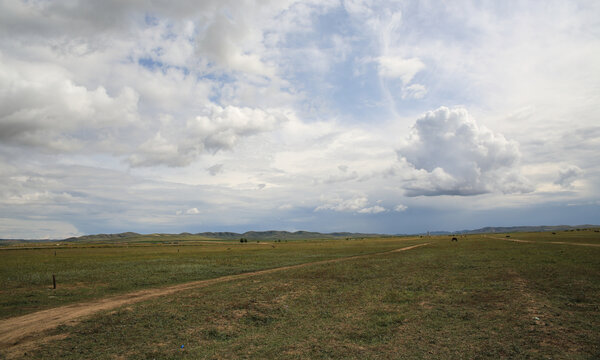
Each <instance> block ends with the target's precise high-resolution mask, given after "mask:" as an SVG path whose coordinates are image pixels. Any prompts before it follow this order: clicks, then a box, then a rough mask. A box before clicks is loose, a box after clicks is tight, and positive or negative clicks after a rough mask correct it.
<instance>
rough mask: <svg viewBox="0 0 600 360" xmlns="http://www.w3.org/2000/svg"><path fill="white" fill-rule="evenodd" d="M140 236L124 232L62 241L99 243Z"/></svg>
mask: <svg viewBox="0 0 600 360" xmlns="http://www.w3.org/2000/svg"><path fill="white" fill-rule="evenodd" d="M138 236H141V234H138V233H135V232H124V233H119V234H96V235H84V236H77V237H70V238H68V239H65V240H64V241H99V240H123V239H126V238H132V237H138Z"/></svg>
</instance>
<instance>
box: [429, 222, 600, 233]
mask: <svg viewBox="0 0 600 360" xmlns="http://www.w3.org/2000/svg"><path fill="white" fill-rule="evenodd" d="M594 228H600V225H590V224H586V225H577V226H571V225H542V226H487V227H483V228H480V229H475V230H460V231H431V232H430V234H431V235H448V234H490V233H516V232H543V231H576V230H577V229H594Z"/></svg>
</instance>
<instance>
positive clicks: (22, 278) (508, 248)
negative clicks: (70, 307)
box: [0, 230, 600, 359]
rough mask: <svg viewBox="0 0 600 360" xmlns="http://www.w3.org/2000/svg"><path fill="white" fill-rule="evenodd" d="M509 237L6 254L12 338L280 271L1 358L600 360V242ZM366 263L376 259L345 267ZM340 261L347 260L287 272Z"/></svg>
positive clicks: (87, 324)
mask: <svg viewBox="0 0 600 360" xmlns="http://www.w3.org/2000/svg"><path fill="white" fill-rule="evenodd" d="M509 236H510V238H506V234H496V235H494V236H493V237H490V235H488V236H485V237H484V236H478V235H469V236H467V237H459V241H458V242H451V241H450V237H448V236H440V237H432V238H431V239H426V238H418V237H417V238H395V239H394V238H385V239H367V240H349V241H346V240H324V241H316V240H311V241H306V242H305V241H296V242H288V243H285V242H282V243H271V242H269V243H266V244H263V243H259V244H257V243H248V244H239V243H234V242H231V243H230V244H219V243H213V244H207V243H201V244H200V243H196V244H193V245H190V246H183V244H178V245H181V246H166V245H154V246H141V247H131V246H130V247H125V246H118V247H93V248H86V247H81V248H74V249H68V248H64V249H59V250H57V255H56V256H54V248H48V249H36V250H2V251H1V252H0V256H2V260H3V261H2V265H0V266H1V271H2V282H3V283H2V285H3V287H2V293H1V296H2V297H1V299H2V308H1V309H2V317H3V318H4V319H5V320H3V321H4V322H5V323H6V321H8V319H9V318H12V317H15V316H17V315H23V314H27V313H29V314H33V313H34V312H36V311H39V310H42V309H48V308H52V307H56V306H62V305H65V304H73V303H86V302H92V301H95V300H94V299H101V298H106V297H110V296H119V295H118V294H127V293H129V292H132V291H136V290H140V289H150V288H160V289H165V287H166V286H173V285H174V284H183V283H186V282H190V281H198V280H204V279H217V278H220V277H223V276H229V275H234V274H242V273H250V272H253V271H259V270H262V269H274V270H273V271H269V272H263V273H258V274H256V275H252V276H244V277H234V278H230V279H227V281H214V282H211V283H209V284H206V286H201V287H189V288H186V289H181V290H178V291H177V292H172V293H166V294H165V295H164V296H161V297H153V298H148V299H147V300H145V301H141V302H136V303H131V304H127V305H124V306H121V307H118V308H114V309H107V310H103V311H100V312H98V313H96V314H95V315H91V316H88V317H83V318H81V319H80V320H79V321H75V322H69V323H68V324H64V325H60V326H58V327H56V328H50V329H48V330H45V331H43V332H42V333H41V334H36V336H35V337H31V338H29V339H25V340H23V341H21V342H18V343H17V344H10V345H7V346H5V347H4V348H2V349H0V351H1V352H2V353H3V354H4V355H5V356H6V357H9V358H72V359H79V358H98V359H113V358H190V359H194V358H291V359H294V358H361V359H362V358H415V359H416V358H431V359H440V358H442V359H444V358H490V359H496V358H542V359H544V358H553V359H555V358H573V359H591V358H598V357H600V345H599V344H600V247H598V246H594V245H597V244H600V236H599V234H598V233H595V232H594V231H593V230H588V231H580V232H558V233H557V234H551V233H531V234H510V235H509ZM508 239H511V240H525V241H530V242H515V241H503V240H508ZM559 242H562V243H565V244H559ZM423 243H428V245H426V246H421V247H417V248H412V249H410V250H407V251H402V252H389V251H390V250H393V249H399V248H405V247H409V246H411V245H417V244H423ZM579 243H583V244H589V246H575V245H573V244H579ZM261 244H262V245H261ZM356 255H365V256H360V257H353V258H348V259H345V258H347V257H352V256H356ZM329 259H338V260H340V261H337V262H326V263H324V262H321V263H316V264H309V265H306V266H299V267H293V268H287V269H278V268H281V267H284V266H290V265H297V264H305V263H313V262H317V261H322V260H329ZM52 273H54V274H56V275H57V280H58V287H57V289H56V290H52V289H51V274H52ZM1 323H2V320H0V331H1V330H2V329H1V328H2V325H1ZM182 345H184V347H183V348H182V347H181V346H182Z"/></svg>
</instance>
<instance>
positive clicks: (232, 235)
mask: <svg viewBox="0 0 600 360" xmlns="http://www.w3.org/2000/svg"><path fill="white" fill-rule="evenodd" d="M591 228H595V229H600V225H590V224H586V225H577V226H570V225H547V226H546V225H544V226H504V227H499V226H496V227H493V226H488V227H483V228H480V229H475V230H459V231H431V232H429V234H431V235H449V234H489V233H516V232H542V231H577V230H578V229H579V230H582V229H591ZM423 234H425V233H421V234H394V235H389V234H372V233H352V232H332V233H320V232H314V231H295V232H289V231H279V230H270V231H247V232H245V233H236V232H227V231H222V232H201V233H196V234H191V233H188V232H184V233H180V234H139V233H136V232H123V233H118V234H95V235H84V236H79V237H70V238H67V239H64V240H58V239H56V240H23V239H0V246H8V245H14V244H18V243H30V242H32V241H35V242H46V241H68V242H85V241H96V242H107V241H108V242H129V241H134V242H137V241H146V242H148V241H150V242H152V241H179V240H210V239H213V240H239V239H241V238H245V239H248V240H305V239H343V238H354V239H356V238H369V237H382V236H411V235H423Z"/></svg>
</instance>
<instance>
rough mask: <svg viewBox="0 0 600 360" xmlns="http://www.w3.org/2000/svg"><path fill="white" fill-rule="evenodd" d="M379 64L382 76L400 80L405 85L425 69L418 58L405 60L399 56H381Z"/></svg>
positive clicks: (378, 59) (378, 60)
mask: <svg viewBox="0 0 600 360" xmlns="http://www.w3.org/2000/svg"><path fill="white" fill-rule="evenodd" d="M377 63H378V71H379V75H380V76H382V77H386V78H400V79H401V80H402V82H403V83H404V84H405V85H406V84H408V83H410V82H411V80H412V79H413V77H415V75H416V74H417V73H418V72H419V71H421V70H423V69H424V68H425V64H423V62H422V61H421V60H419V59H417V58H409V59H404V58H402V57H399V56H380V57H378V58H377Z"/></svg>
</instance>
